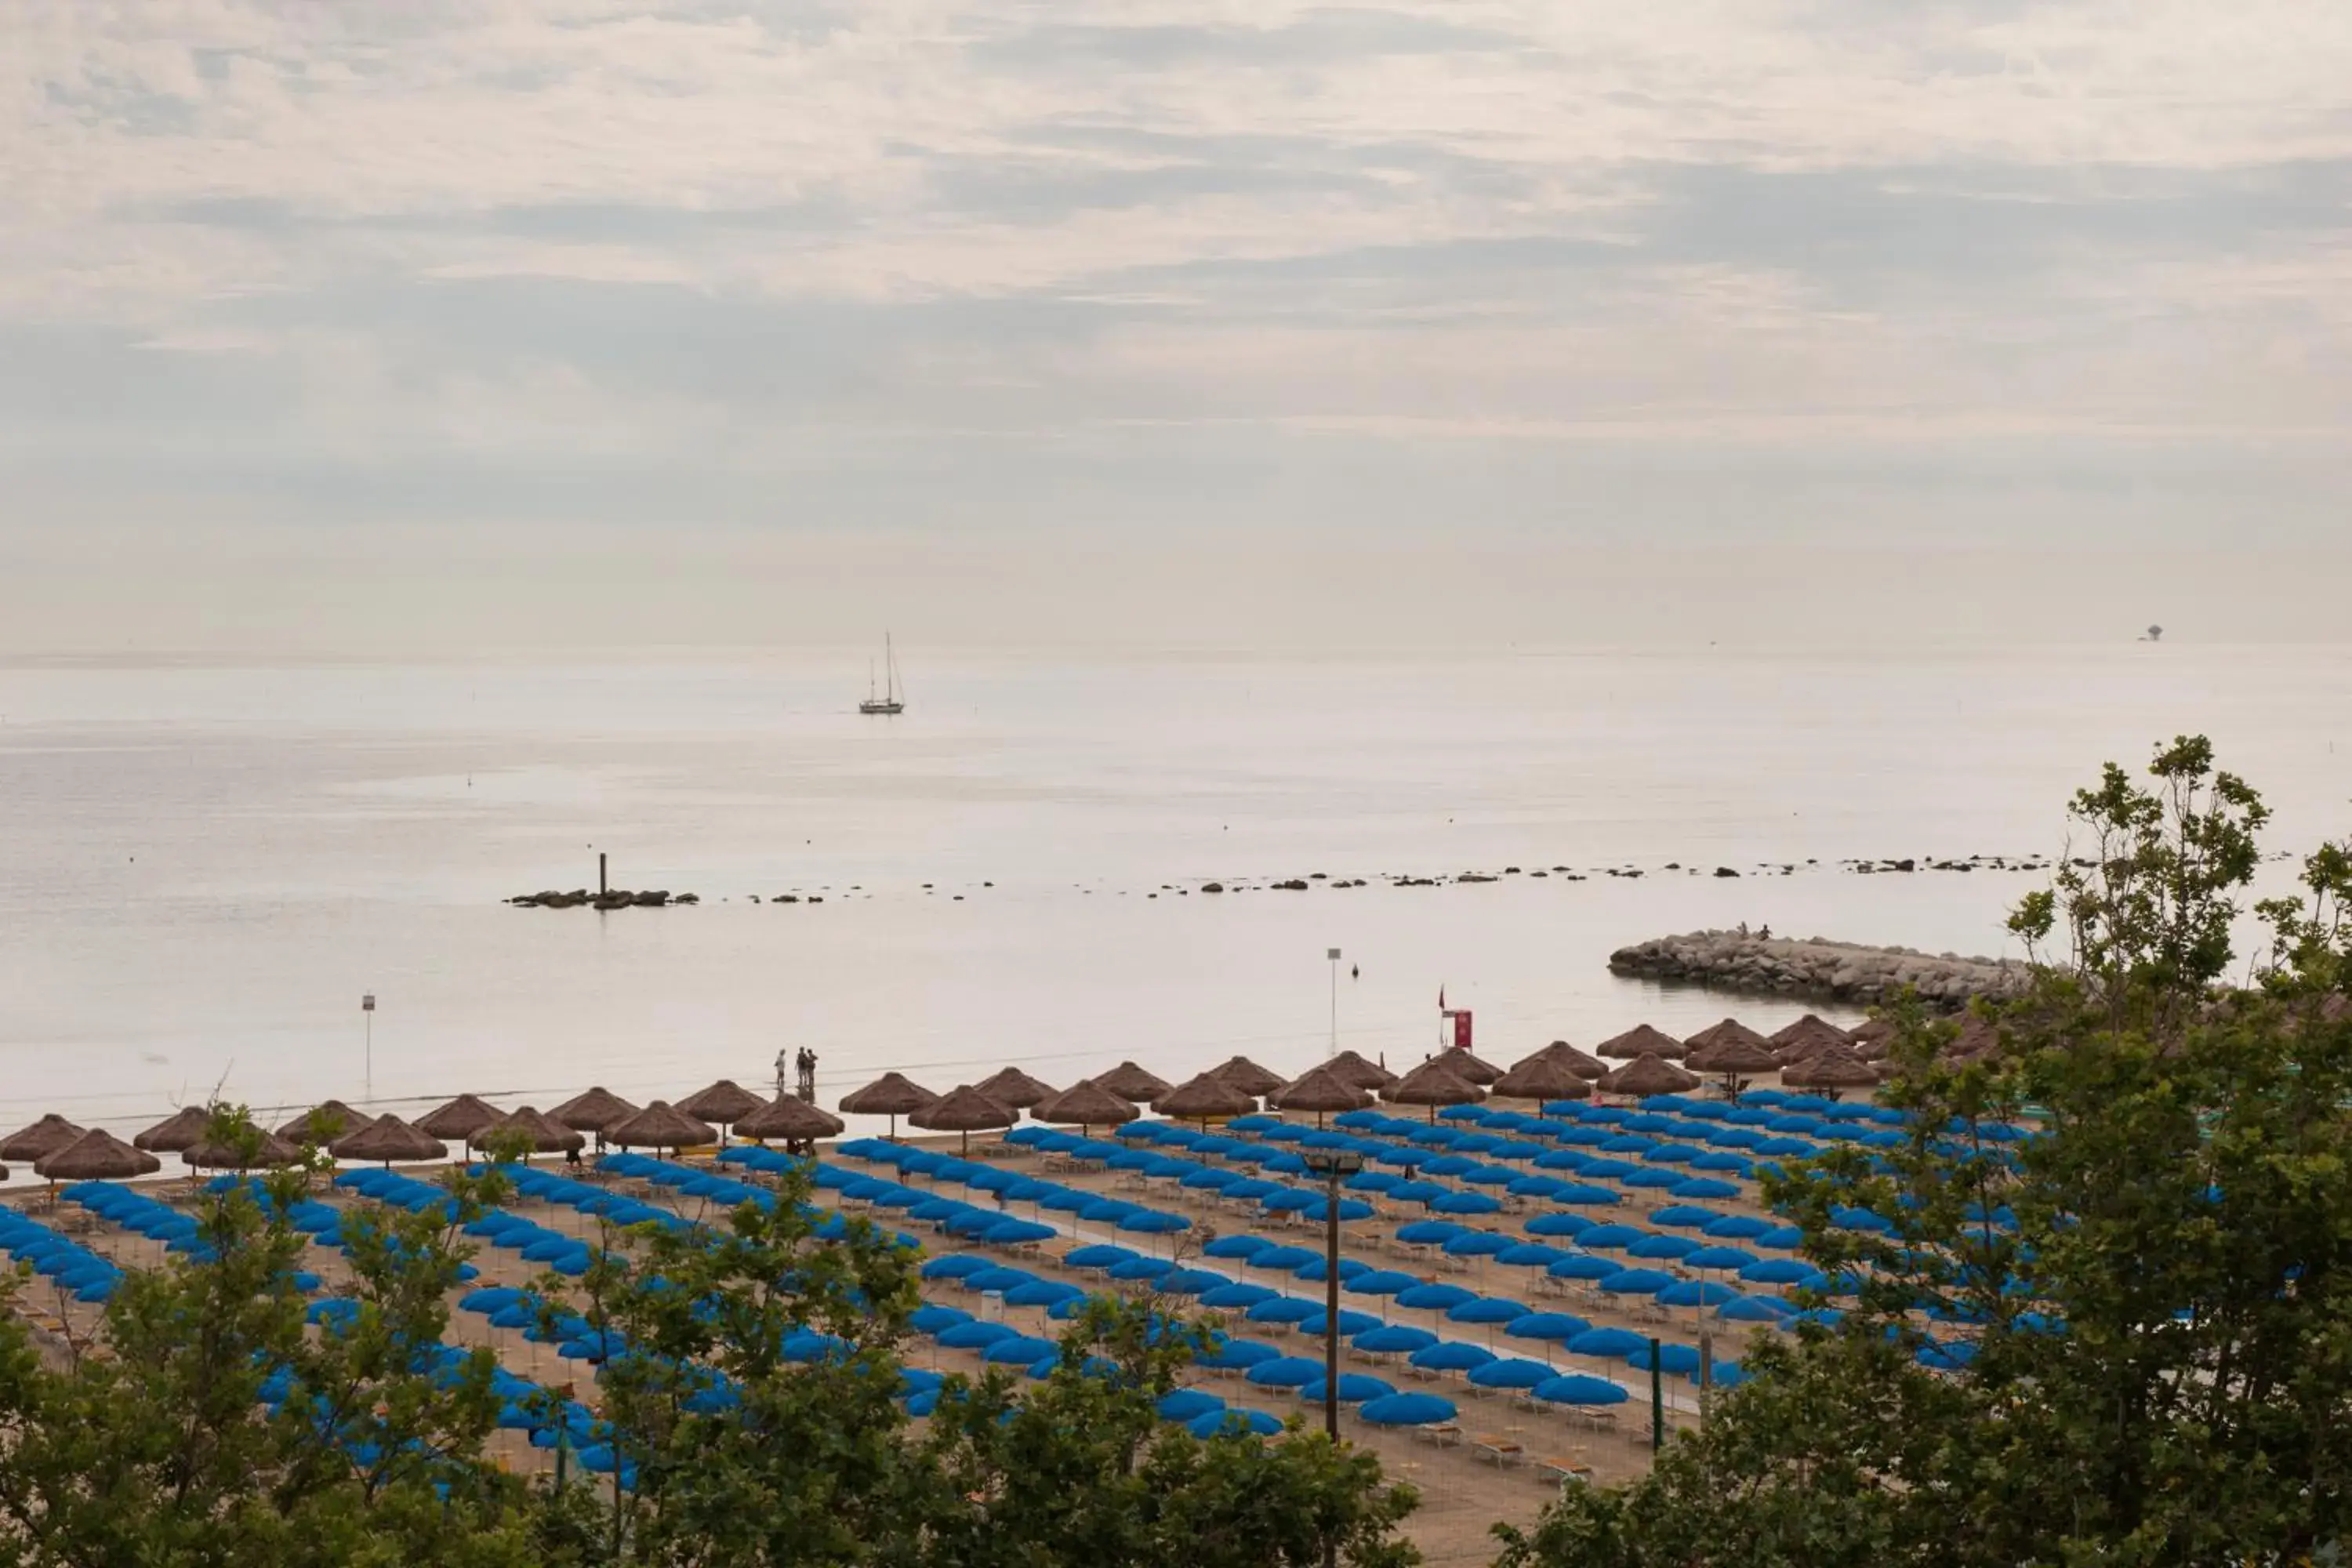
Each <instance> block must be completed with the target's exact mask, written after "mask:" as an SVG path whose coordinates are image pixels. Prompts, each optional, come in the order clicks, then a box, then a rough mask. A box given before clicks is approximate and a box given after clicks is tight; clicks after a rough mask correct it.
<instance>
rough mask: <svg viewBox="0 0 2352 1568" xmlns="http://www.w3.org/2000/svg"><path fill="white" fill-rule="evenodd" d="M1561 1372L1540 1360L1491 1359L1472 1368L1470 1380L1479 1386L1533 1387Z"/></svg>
mask: <svg viewBox="0 0 2352 1568" xmlns="http://www.w3.org/2000/svg"><path fill="white" fill-rule="evenodd" d="M1558 1375H1559V1368H1557V1367H1553V1366H1548V1365H1546V1364H1545V1363H1542V1362H1539V1361H1528V1360H1526V1359H1525V1358H1520V1359H1517V1360H1512V1361H1490V1362H1487V1363H1485V1364H1484V1365H1481V1366H1474V1367H1472V1368H1471V1369H1470V1372H1469V1378H1470V1382H1471V1383H1472V1384H1474V1385H1475V1386H1476V1387H1479V1388H1533V1387H1534V1386H1535V1385H1536V1384H1539V1383H1542V1382H1544V1381H1546V1380H1547V1379H1549V1378H1553V1377H1556V1376H1558Z"/></svg>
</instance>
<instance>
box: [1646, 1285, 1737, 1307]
mask: <svg viewBox="0 0 2352 1568" xmlns="http://www.w3.org/2000/svg"><path fill="white" fill-rule="evenodd" d="M1738 1299H1739V1292H1738V1291H1737V1290H1735V1289H1732V1288H1731V1287H1730V1286H1728V1285H1726V1284H1725V1283H1723V1281H1721V1280H1720V1279H1677V1280H1676V1281H1675V1282H1674V1283H1673V1284H1671V1285H1669V1286H1667V1287H1666V1288H1665V1289H1663V1290H1661V1291H1659V1292H1658V1305H1660V1306H1661V1307H1713V1306H1717V1305H1718V1304H1720V1303H1722V1302H1725V1301H1734V1300H1738Z"/></svg>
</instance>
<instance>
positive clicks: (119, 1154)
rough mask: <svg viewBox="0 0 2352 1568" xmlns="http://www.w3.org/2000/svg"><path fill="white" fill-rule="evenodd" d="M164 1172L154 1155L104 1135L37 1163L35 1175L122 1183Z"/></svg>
mask: <svg viewBox="0 0 2352 1568" xmlns="http://www.w3.org/2000/svg"><path fill="white" fill-rule="evenodd" d="M162 1169H163V1161H161V1160H158V1159H157V1158H155V1156H154V1155H152V1154H149V1153H146V1152H142V1151H141V1150H138V1149H133V1148H132V1147H131V1145H130V1144H128V1143H125V1142H123V1141H122V1140H121V1139H120V1138H117V1137H116V1136H115V1135H114V1134H113V1133H111V1132H107V1131H91V1132H85V1133H83V1134H82V1135H81V1136H80V1137H79V1138H77V1139H75V1140H74V1141H73V1142H70V1143H68V1144H67V1145H66V1146H65V1147H64V1148H62V1149H59V1150H58V1151H57V1152H55V1153H53V1154H46V1155H43V1156H42V1157H41V1158H40V1159H37V1160H36V1161H34V1162H33V1173H34V1174H35V1175H37V1176H47V1178H48V1179H49V1180H50V1181H53V1182H121V1181H127V1180H128V1179H130V1178H131V1177H132V1176H152V1175H153V1174H154V1173H156V1172H158V1171H160V1170H162Z"/></svg>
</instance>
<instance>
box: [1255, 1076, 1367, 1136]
mask: <svg viewBox="0 0 2352 1568" xmlns="http://www.w3.org/2000/svg"><path fill="white" fill-rule="evenodd" d="M1265 1102H1266V1103H1267V1104H1268V1105H1271V1106H1273V1107H1274V1108H1275V1109H1276V1110H1311V1111H1313V1112H1314V1113H1315V1121H1316V1122H1317V1124H1318V1126H1319V1125H1320V1124H1321V1123H1322V1121H1323V1118H1325V1117H1326V1116H1328V1115H1329V1114H1331V1113H1332V1112H1333V1111H1335V1110H1362V1109H1363V1108H1364V1107H1366V1106H1368V1105H1370V1104H1371V1102H1372V1097H1371V1095H1370V1094H1369V1093H1368V1092H1366V1091H1365V1090H1363V1089H1358V1088H1357V1087H1356V1086H1355V1085H1354V1084H1352V1083H1349V1081H1348V1080H1347V1079H1343V1078H1341V1077H1340V1076H1339V1074H1338V1073H1336V1072H1333V1071H1332V1070H1331V1067H1330V1064H1328V1063H1326V1064H1325V1065H1323V1066H1322V1067H1319V1068H1314V1069H1313V1070H1311V1071H1309V1072H1306V1073H1302V1074H1301V1075H1299V1076H1298V1077H1297V1078H1296V1079H1292V1080H1291V1081H1290V1082H1288V1083H1286V1084H1284V1085H1283V1086H1282V1087H1281V1088H1280V1089H1276V1090H1275V1091H1274V1092H1273V1093H1272V1094H1270V1095H1268V1096H1266V1100H1265Z"/></svg>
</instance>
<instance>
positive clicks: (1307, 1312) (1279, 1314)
mask: <svg viewBox="0 0 2352 1568" xmlns="http://www.w3.org/2000/svg"><path fill="white" fill-rule="evenodd" d="M1322 1312H1323V1309H1322V1308H1320V1307H1318V1306H1317V1305H1316V1304H1315V1303H1314V1302H1312V1301H1300V1300H1293V1299H1291V1298H1290V1297H1287V1296H1277V1297H1276V1298H1275V1299H1274V1300H1270V1301H1260V1302H1259V1303H1258V1304H1257V1305H1256V1306H1255V1307H1252V1308H1250V1309H1249V1310H1247V1311H1246V1312H1244V1313H1243V1314H1242V1315H1243V1316H1244V1318H1247V1319H1248V1320H1249V1321H1251V1322H1253V1323H1297V1322H1302V1321H1305V1320H1307V1319H1308V1318H1314V1317H1320V1316H1321V1315H1322Z"/></svg>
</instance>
